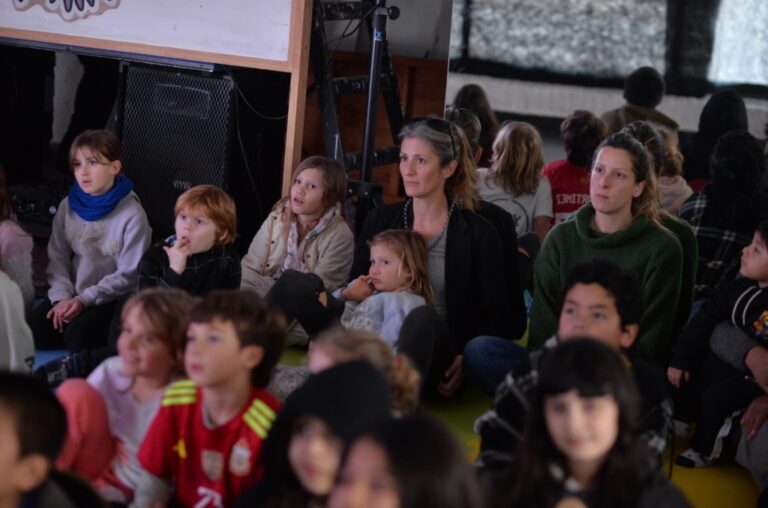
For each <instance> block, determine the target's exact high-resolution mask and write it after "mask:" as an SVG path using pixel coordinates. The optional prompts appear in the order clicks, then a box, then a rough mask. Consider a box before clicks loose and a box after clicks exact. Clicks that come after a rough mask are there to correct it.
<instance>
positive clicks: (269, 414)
mask: <svg viewBox="0 0 768 508" xmlns="http://www.w3.org/2000/svg"><path fill="white" fill-rule="evenodd" d="M275 417H277V414H275V412H274V411H273V410H272V408H271V407H269V406H268V405H266V404H265V403H264V402H263V401H261V400H258V399H255V400H254V401H253V402H252V403H251V407H249V408H248V411H246V412H245V414H244V415H243V420H244V421H245V423H246V424H247V425H248V426H249V427H250V428H251V430H253V431H254V432H255V433H256V435H257V436H259V437H260V438H261V439H264V438H266V437H267V433H268V432H269V429H270V428H271V427H272V422H273V421H275Z"/></svg>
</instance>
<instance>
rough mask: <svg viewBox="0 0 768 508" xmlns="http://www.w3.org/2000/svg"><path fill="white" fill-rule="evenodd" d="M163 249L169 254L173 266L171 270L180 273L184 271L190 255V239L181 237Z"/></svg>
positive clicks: (170, 263)
mask: <svg viewBox="0 0 768 508" xmlns="http://www.w3.org/2000/svg"><path fill="white" fill-rule="evenodd" d="M163 250H164V251H165V253H166V254H167V255H168V264H169V265H170V266H171V270H173V271H174V272H176V273H178V274H179V275H181V274H182V273H184V270H186V268H187V258H188V257H189V240H187V239H185V238H179V239H177V240H176V243H174V244H173V245H171V246H170V247H163Z"/></svg>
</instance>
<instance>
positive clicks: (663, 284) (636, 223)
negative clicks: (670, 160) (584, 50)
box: [528, 132, 682, 365]
mask: <svg viewBox="0 0 768 508" xmlns="http://www.w3.org/2000/svg"><path fill="white" fill-rule="evenodd" d="M596 153H597V155H596V156H595V159H594V162H593V164H592V171H591V177H590V188H589V194H590V201H591V202H590V203H589V204H587V205H584V206H583V207H581V208H580V209H579V210H578V211H577V212H576V214H575V217H574V218H573V219H572V220H569V221H567V222H564V223H562V224H559V225H558V226H556V227H555V228H554V229H552V231H551V232H550V233H549V235H548V236H547V239H546V240H545V242H544V245H542V248H541V251H540V252H539V256H538V258H537V259H536V265H535V267H534V284H535V292H534V301H533V310H532V313H531V319H530V328H529V339H528V345H529V348H537V347H540V346H541V345H542V344H543V343H544V342H545V341H546V340H547V339H548V338H549V337H551V336H552V335H554V333H555V331H556V330H557V320H558V311H559V309H560V306H561V300H562V298H563V291H562V288H563V284H564V282H565V278H566V275H567V274H568V271H569V270H570V269H571V268H572V267H573V266H574V265H576V264H578V263H581V262H584V261H589V260H592V259H597V258H603V259H610V260H612V261H613V262H615V263H617V264H618V265H620V266H621V267H622V268H624V269H625V270H629V271H632V272H634V273H635V274H636V276H637V277H638V279H639V281H640V285H641V287H642V290H643V301H644V302H645V308H644V311H643V317H642V319H641V320H640V334H639V337H638V341H637V343H638V344H639V347H640V348H642V349H644V350H645V352H647V353H648V354H650V355H651V357H652V358H653V359H655V360H656V362H658V363H659V364H660V365H666V362H667V356H668V353H669V350H670V348H671V345H672V339H673V338H674V336H673V327H674V325H675V318H676V313H677V307H678V299H679V296H680V281H681V273H682V249H681V247H680V242H678V240H677V239H676V238H675V236H674V235H673V234H671V233H670V232H669V230H668V229H666V228H665V227H664V226H662V225H661V224H660V219H659V206H658V196H657V190H656V180H655V176H654V174H653V171H652V166H651V160H650V155H649V154H648V152H647V151H646V150H645V148H644V147H643V145H642V144H641V143H640V142H638V141H637V140H636V139H634V138H633V137H632V136H630V135H628V134H627V133H622V132H619V133H616V134H613V135H612V136H610V137H608V138H607V139H605V140H604V141H603V142H602V143H601V144H600V146H599V147H598V149H597V152H596Z"/></svg>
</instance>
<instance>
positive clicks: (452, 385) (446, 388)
mask: <svg viewBox="0 0 768 508" xmlns="http://www.w3.org/2000/svg"><path fill="white" fill-rule="evenodd" d="M461 361H462V356H461V355H458V356H457V357H456V358H454V359H453V363H452V364H451V366H450V367H448V370H446V371H445V374H443V380H442V381H441V382H440V384H439V385H438V386H437V391H438V392H439V393H440V394H441V395H443V396H445V397H450V396H451V395H453V394H454V393H456V390H458V389H459V386H461V380H462V379H463V378H464V371H463V370H462V369H461Z"/></svg>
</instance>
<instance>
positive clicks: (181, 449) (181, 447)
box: [171, 438, 187, 460]
mask: <svg viewBox="0 0 768 508" xmlns="http://www.w3.org/2000/svg"><path fill="white" fill-rule="evenodd" d="M171 451H173V453H175V454H176V455H178V456H179V458H180V459H181V460H186V459H187V445H185V444H184V439H182V438H179V442H178V443H176V444H175V445H174V446H173V448H172V449H171Z"/></svg>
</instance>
